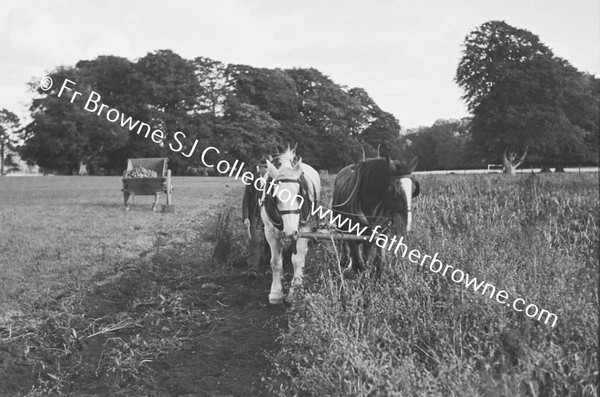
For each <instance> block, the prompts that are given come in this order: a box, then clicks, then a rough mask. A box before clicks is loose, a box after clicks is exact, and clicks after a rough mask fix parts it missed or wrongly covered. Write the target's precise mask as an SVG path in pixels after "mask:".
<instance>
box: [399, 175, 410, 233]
mask: <svg viewBox="0 0 600 397" xmlns="http://www.w3.org/2000/svg"><path fill="white" fill-rule="evenodd" d="M400 186H402V195H403V199H404V201H405V202H406V231H407V232H408V231H410V228H411V226H412V195H413V180H412V179H411V178H400Z"/></svg>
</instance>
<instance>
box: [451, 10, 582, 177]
mask: <svg viewBox="0 0 600 397" xmlns="http://www.w3.org/2000/svg"><path fill="white" fill-rule="evenodd" d="M456 81H457V83H458V84H459V85H460V86H461V87H462V88H463V89H464V90H465V95H464V96H463V98H464V99H465V100H466V102H467V104H468V106H469V109H470V110H471V112H472V113H473V124H472V134H473V144H474V149H475V150H476V152H478V153H479V155H481V156H482V157H483V158H485V159H487V160H488V161H497V160H498V159H499V158H500V155H501V154H502V159H503V160H504V162H505V172H507V173H509V174H514V172H515V168H516V166H517V163H519V161H518V159H519V158H520V160H521V161H523V159H524V156H525V154H526V153H527V152H528V151H530V152H531V153H532V154H533V155H534V156H536V157H537V158H539V159H541V160H542V161H549V162H554V163H556V162H567V161H574V160H579V159H583V158H586V157H589V156H588V154H587V152H588V151H589V147H587V146H586V144H585V137H586V135H587V134H588V133H589V130H586V128H589V126H590V123H589V119H590V117H593V110H592V109H591V108H590V107H589V106H588V105H586V103H589V102H588V101H589V99H590V96H589V93H590V92H591V84H590V83H589V79H587V78H586V77H585V76H584V75H583V74H582V73H580V72H578V71H577V70H576V69H575V68H573V67H572V66H571V65H569V64H568V62H566V61H564V60H562V59H560V58H557V57H555V56H554V55H553V54H552V51H551V50H550V49H549V48H548V47H546V46H545V45H544V44H542V43H541V42H540V40H539V38H538V37H537V36H536V35H534V34H532V33H531V32H529V31H527V30H524V29H517V28H514V27H512V26H510V25H508V24H506V23H505V22H501V21H490V22H486V23H484V24H483V25H481V26H480V27H479V28H477V29H476V30H474V31H473V32H471V33H470V34H469V35H467V37H466V39H465V44H464V50H463V57H462V59H461V61H460V63H459V66H458V70H457V74H456ZM586 131H587V132H586ZM507 153H508V154H507ZM518 153H522V155H520V156H519V154H518Z"/></svg>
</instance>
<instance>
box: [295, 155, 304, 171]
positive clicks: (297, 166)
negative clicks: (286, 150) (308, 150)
mask: <svg viewBox="0 0 600 397" xmlns="http://www.w3.org/2000/svg"><path fill="white" fill-rule="evenodd" d="M301 169H302V157H300V158H299V159H298V161H297V162H296V165H294V171H300V170H301Z"/></svg>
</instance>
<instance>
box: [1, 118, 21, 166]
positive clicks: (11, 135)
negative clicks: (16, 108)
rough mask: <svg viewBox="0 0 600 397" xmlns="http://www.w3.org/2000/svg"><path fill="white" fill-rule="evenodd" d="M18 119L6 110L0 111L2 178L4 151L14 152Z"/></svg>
mask: <svg viewBox="0 0 600 397" xmlns="http://www.w3.org/2000/svg"><path fill="white" fill-rule="evenodd" d="M18 127H19V118H18V117H17V115H16V114H14V113H13V112H10V111H8V110H6V109H2V110H0V176H4V159H5V154H6V150H7V149H9V150H14V149H15V145H16V143H17V137H16V134H15V133H16V130H17V128H18Z"/></svg>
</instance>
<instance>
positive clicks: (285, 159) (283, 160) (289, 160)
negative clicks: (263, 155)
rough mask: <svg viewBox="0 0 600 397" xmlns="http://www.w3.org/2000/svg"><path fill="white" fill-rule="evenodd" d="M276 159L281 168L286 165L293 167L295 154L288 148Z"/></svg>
mask: <svg viewBox="0 0 600 397" xmlns="http://www.w3.org/2000/svg"><path fill="white" fill-rule="evenodd" d="M277 158H278V159H279V163H280V164H281V167H285V166H288V165H289V166H290V167H293V166H294V164H295V161H294V160H295V159H296V153H295V152H294V151H293V150H292V149H290V148H289V147H288V148H287V150H286V151H285V152H283V154H280V155H279V156H277Z"/></svg>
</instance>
